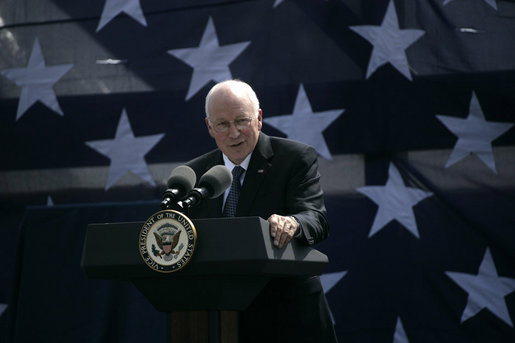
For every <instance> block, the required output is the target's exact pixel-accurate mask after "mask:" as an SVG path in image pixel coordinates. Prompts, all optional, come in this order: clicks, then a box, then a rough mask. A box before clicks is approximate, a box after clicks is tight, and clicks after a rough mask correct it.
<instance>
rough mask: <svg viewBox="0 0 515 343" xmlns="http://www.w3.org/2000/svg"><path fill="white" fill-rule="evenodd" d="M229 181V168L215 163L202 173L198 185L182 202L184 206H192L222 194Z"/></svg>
mask: <svg viewBox="0 0 515 343" xmlns="http://www.w3.org/2000/svg"><path fill="white" fill-rule="evenodd" d="M231 183H232V174H231V172H230V171H229V169H227V167H226V166H224V165H216V166H214V167H213V168H211V169H209V170H208V171H207V172H206V173H205V174H204V175H202V177H201V178H200V180H199V184H198V187H197V188H193V189H192V190H191V192H190V193H189V194H188V197H187V198H186V199H185V200H183V201H182V204H183V206H185V207H193V206H195V205H198V204H199V203H200V202H201V201H202V200H203V199H213V198H216V197H218V196H220V195H222V194H223V193H224V192H225V190H226V189H227V188H229V186H230V185H231Z"/></svg>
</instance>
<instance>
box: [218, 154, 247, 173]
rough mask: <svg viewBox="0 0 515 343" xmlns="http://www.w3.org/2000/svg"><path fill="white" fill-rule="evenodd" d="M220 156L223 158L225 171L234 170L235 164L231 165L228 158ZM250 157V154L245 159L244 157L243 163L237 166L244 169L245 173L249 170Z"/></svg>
mask: <svg viewBox="0 0 515 343" xmlns="http://www.w3.org/2000/svg"><path fill="white" fill-rule="evenodd" d="M222 155H223V158H224V164H225V166H226V167H227V169H229V170H231V171H232V169H233V168H234V166H236V164H234V163H232V162H231V160H229V158H228V157H227V156H225V154H222ZM251 156H252V154H249V155H248V156H247V157H245V159H244V160H243V162H241V163H240V164H238V165H239V166H240V167H242V168H243V169H245V171H247V169H248V168H249V163H250V157H251Z"/></svg>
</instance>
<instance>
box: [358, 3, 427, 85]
mask: <svg viewBox="0 0 515 343" xmlns="http://www.w3.org/2000/svg"><path fill="white" fill-rule="evenodd" d="M350 29H351V30H353V31H355V32H356V33H357V34H359V35H360V36H362V37H363V38H365V39H366V40H368V41H369V42H370V43H371V44H372V45H373V46H374V48H373V49H372V55H371V56H370V62H369V63H368V68H367V75H366V78H367V79H368V78H369V76H370V75H371V74H372V73H373V72H375V71H376V70H377V68H379V67H381V66H383V65H384V64H386V63H390V64H391V65H392V66H394V67H395V68H396V69H397V70H398V71H399V72H400V73H401V74H402V75H404V76H405V77H407V78H408V79H409V80H410V81H411V80H412V77H411V73H410V70H409V64H408V58H407V57H406V49H407V48H408V47H409V46H410V45H412V44H413V43H414V42H415V41H417V40H418V39H419V38H420V37H421V36H422V35H423V34H424V33H425V31H423V30H418V29H405V30H401V29H399V21H398V19H397V12H396V11H395V5H394V3H393V0H391V1H390V3H389V4H388V8H387V10H386V14H385V16H384V19H383V22H382V23H381V26H373V25H359V26H350Z"/></svg>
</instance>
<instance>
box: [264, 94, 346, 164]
mask: <svg viewBox="0 0 515 343" xmlns="http://www.w3.org/2000/svg"><path fill="white" fill-rule="evenodd" d="M344 111H345V109H338V110H331V111H324V112H313V110H312V109H311V104H310V103H309V99H308V97H307V95H306V91H305V90H304V87H303V86H302V84H301V85H300V87H299V92H298V93H297V99H296V100H295V105H294V108H293V113H292V114H289V115H280V116H274V117H270V118H266V119H263V121H264V122H265V123H267V124H269V125H271V126H273V127H275V128H276V129H278V130H280V131H282V132H283V133H284V134H286V136H288V138H291V139H294V140H297V141H299V142H303V143H305V144H308V145H311V146H313V147H314V148H315V149H316V151H317V152H318V153H319V154H320V155H321V156H323V157H324V158H326V159H328V160H332V156H331V153H330V152H329V148H328V147H327V144H326V142H325V139H324V136H323V134H322V132H323V131H324V130H325V129H326V128H327V127H328V126H329V125H331V123H332V122H333V121H335V120H336V119H337V118H338V117H339V116H340V115H341V114H342V113H343V112H344Z"/></svg>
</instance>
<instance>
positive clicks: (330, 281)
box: [320, 271, 347, 294]
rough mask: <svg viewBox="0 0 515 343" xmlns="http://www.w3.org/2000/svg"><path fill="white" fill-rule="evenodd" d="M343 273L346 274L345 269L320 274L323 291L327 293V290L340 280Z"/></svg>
mask: <svg viewBox="0 0 515 343" xmlns="http://www.w3.org/2000/svg"><path fill="white" fill-rule="evenodd" d="M345 274H347V271H343V272H335V273H326V274H322V275H320V282H321V283H322V288H323V289H324V293H325V294H327V292H329V291H330V290H331V289H332V288H333V287H334V286H335V285H336V284H337V283H338V282H340V280H341V279H343V277H344V276H345Z"/></svg>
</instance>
